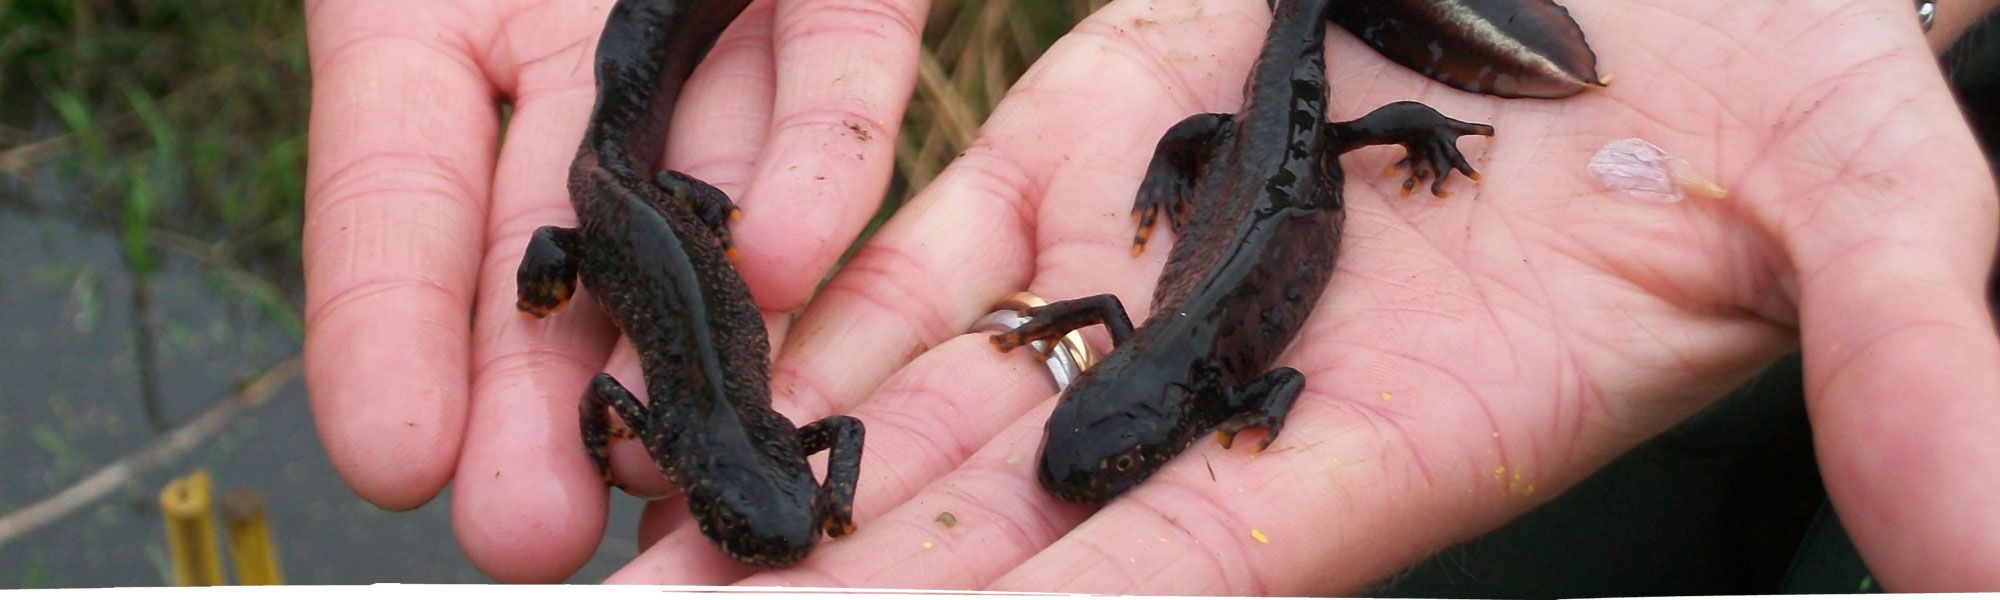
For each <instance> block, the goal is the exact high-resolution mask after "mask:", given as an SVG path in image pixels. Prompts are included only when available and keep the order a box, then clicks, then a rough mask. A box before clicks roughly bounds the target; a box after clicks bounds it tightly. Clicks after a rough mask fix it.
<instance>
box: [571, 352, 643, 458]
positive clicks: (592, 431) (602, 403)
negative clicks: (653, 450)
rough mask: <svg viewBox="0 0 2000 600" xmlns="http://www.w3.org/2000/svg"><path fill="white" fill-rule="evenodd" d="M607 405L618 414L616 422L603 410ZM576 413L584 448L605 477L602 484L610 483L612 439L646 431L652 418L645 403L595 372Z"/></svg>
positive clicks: (620, 385)
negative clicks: (640, 402) (641, 402)
mask: <svg viewBox="0 0 2000 600" xmlns="http://www.w3.org/2000/svg"><path fill="white" fill-rule="evenodd" d="M607 408H608V409H610V410H612V411H614V412H617V413H618V419H617V421H613V420H612V419H611V418H610V416H609V415H607V414H606V413H605V409H607ZM577 416H578V420H579V421H580V423H581V425H582V429H583V448H584V450H587V451H589V452H590V460H591V462H592V463H595V464H596V465H597V474H598V475H600V476H602V477H603V478H604V484H605V485H612V481H611V439H612V438H621V439H632V438H634V437H637V436H638V435H640V434H642V433H643V432H646V431H648V430H649V429H648V425H650V424H651V422H652V419H651V418H650V417H648V416H647V413H646V407H645V405H642V404H639V399H638V398H636V397H634V396H633V395H632V392H631V391H629V390H626V389H625V386H624V385H622V384H620V383H618V380H617V379H614V378H612V377H611V374H609V373H598V374H597V376H596V377H593V378H591V379H590V387H589V388H588V389H586V390H584V392H583V403H582V404H581V405H580V406H579V407H578V408H577ZM620 421H622V423H621V422H620Z"/></svg>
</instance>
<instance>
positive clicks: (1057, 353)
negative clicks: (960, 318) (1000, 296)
mask: <svg viewBox="0 0 2000 600" xmlns="http://www.w3.org/2000/svg"><path fill="white" fill-rule="evenodd" d="M1045 304H1048V301H1047V300H1043V299H1042V298H1041V297H1040V296H1036V295H1034V294H1030V293H1027V292H1018V293H1015V294H1014V295H1012V296H1008V297H1007V299H1006V300H1004V301H1002V302H1001V303H1000V304H999V305H998V306H995V307H994V308H993V312H990V313H986V316H984V317H980V318H979V320H978V321H975V322H973V324H972V328H971V332H973V333H1005V332H1008V331H1013V330H1014V329H1015V328H1017V327H1020V326H1021V325H1023V324H1026V323H1027V322H1028V321H1029V318H1028V317H1027V316H1025V315H1022V314H1021V312H1022V311H1023V310H1026V309H1028V308H1032V307H1036V306H1042V305H1045ZM1049 343H1050V342H1048V341H1042V340H1037V341H1034V342H1029V346H1030V347H1033V348H1034V349H1035V352H1037V353H1040V354H1041V355H1042V356H1045V357H1048V358H1047V360H1046V362H1047V363H1048V365H1049V377H1050V378H1052V379H1054V380H1055V382H1056V391H1062V390H1066V389H1069V384H1070V383H1071V382H1074V381H1076V378H1077V377H1080V376H1082V375H1083V371H1084V370H1085V369H1089V368H1090V366H1091V365H1092V364H1095V363H1096V362H1097V360H1096V357H1095V356H1093V355H1092V354H1091V352H1090V346H1089V345H1088V344H1085V343H1084V341H1083V334H1081V333H1077V332H1075V331H1072V332H1069V333H1068V334H1067V335H1064V336H1063V337H1061V338H1058V339H1056V340H1055V349H1054V350H1050V348H1049Z"/></svg>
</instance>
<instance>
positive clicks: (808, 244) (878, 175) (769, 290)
mask: <svg viewBox="0 0 2000 600" xmlns="http://www.w3.org/2000/svg"><path fill="white" fill-rule="evenodd" d="M928 11H929V2H928V0H782V1H780V2H778V6H777V14H776V17H775V23H774V27H773V29H772V36H773V38H772V39H773V42H774V44H775V47H776V52H777V55H776V59H777V61H776V68H777V71H776V73H777V80H776V84H777V87H776V96H775V97H774V99H773V104H772V109H773V112H772V115H771V121H770V123H771V125H770V132H769V139H768V143H767V144H766V146H765V147H764V149H763V153H762V155H761V156H759V157H758V160H757V166H756V171H755V172H754V177H753V179H752V184H751V186H750V189H749V190H748V191H747V195H746V196H745V197H744V199H743V202H742V203H741V205H742V209H743V223H742V225H741V227H740V228H739V229H738V230H737V231H738V233H739V234H740V235H742V236H743V237H745V238H747V239H765V240H772V241H783V242H784V243H770V244H766V245H762V246H749V245H746V246H744V247H743V249H742V257H743V259H742V263H741V265H740V266H741V268H742V270H743V272H744V273H745V274H746V278H748V279H749V281H750V285H751V289H752V290H753V291H754V295H755V296H756V297H757V301H758V303H759V305H761V306H763V307H764V308H766V309H769V310H773V311H778V312H790V311H792V310H794V309H796V308H797V307H799V306H800V305H802V304H804V303H805V300H806V297H807V296H809V295H811V294H812V291H813V289H814V287H816V286H817V285H819V283H820V281H821V279H822V277H824V276H825V274H826V272H827V270H828V269H829V268H831V267H832V266H833V262H834V260H836V259H838V258H839V257H840V255H841V254H842V253H843V252H845V251H846V250H847V247H848V245H849V244H851V243H852V242H853V240H854V236H855V234H857V233H859V232H860V231H861V227H862V226H863V225H864V224H866V222H867V220H868V218H869V217H870V216H871V215H873V214H874V213H875V209H876V207H877V206H878V205H879V203H880V201H881V198H882V195H883V193H884V192H885V191H886V190H887V189H888V185H889V172H890V169H891V167H892V166H893V164H894V155H895V140H896V134H897V132H898V130H899V129H900V126H901V123H902V118H903V110H904V108H905V106H906V105H907V104H908V102H909V96H910V91H911V89H912V88H913V87H914V86H915V85H916V67H917V51H918V48H919V46H920V41H921V40H920V39H919V34H920V32H921V31H922V29H923V22H924V16H925V15H926V14H928Z"/></svg>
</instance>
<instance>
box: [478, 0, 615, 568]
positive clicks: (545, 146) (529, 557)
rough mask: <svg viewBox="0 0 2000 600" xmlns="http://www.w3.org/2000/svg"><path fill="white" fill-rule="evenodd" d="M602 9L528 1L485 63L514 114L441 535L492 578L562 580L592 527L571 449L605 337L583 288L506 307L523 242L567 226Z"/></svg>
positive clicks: (592, 512)
mask: <svg viewBox="0 0 2000 600" xmlns="http://www.w3.org/2000/svg"><path fill="white" fill-rule="evenodd" d="M603 8H605V7H598V8H597V9H595V10H593V9H592V8H591V7H588V6H585V5H562V4H540V5H536V6H534V7H532V8H529V9H527V11H526V12H523V13H520V14H518V15H516V18H514V19H510V20H509V21H508V22H507V23H508V24H507V25H505V26H504V27H505V29H503V30H501V31H500V32H498V35H497V38H498V39H500V40H504V41H505V43H496V44H494V46H495V47H496V48H497V49H498V50H496V51H495V53H494V55H492V56H489V57H487V65H488V68H489V69H490V70H491V71H492V72H493V76H494V78H495V79H496V80H498V81H501V82H504V84H505V86H504V87H505V89H503V90H502V93H504V94H507V95H508V96H510V97H511V99H512V104H513V107H514V110H513V114H512V117H511V118H510V119H509V121H508V124H507V143H506V144H505V145H504V147H502V148H501V149H500V158H499V161H500V162H499V169H498V170H497V172H496V173H495V174H494V191H493V206H492V214H491V216H490V218H489V219H487V221H486V223H485V224H486V227H487V232H486V235H485V239H486V240H488V242H486V244H487V245H486V247H485V250H486V252H485V259H484V260H483V261H482V263H481V265H480V271H481V276H480V277H481V281H483V282H484V285H483V286H481V289H480V291H479V299H478V310H477V311H476V312H475V313H474V319H473V331H474V344H473V348H472V355H473V371H472V374H471V375H472V376H471V381H472V391H473V406H472V417H471V420H470V422H469V424H468V425H467V433H468V437H467V440H466V442H465V445H464V448H463V450H462V452H461V454H460V458H459V466H458V474H457V476H456V477H455V478H454V481H455V482H456V485H455V486H454V489H453V498H452V531H453V533H454V535H456V536H457V538H458V542H459V547H460V548H461V549H463V550H464V551H465V554H466V557H467V559H469V560H470V561H471V562H472V564H473V566H475V567H477V568H478V569H479V570H480V571H481V572H483V573H485V574H487V575H488V576H491V577H493V578H494V579H496V580H499V581H504V582H554V581H561V580H562V579H563V578H565V577H568V576H569V574H571V573H573V572H575V571H576V569H578V568H580V567H581V566H582V564H583V563H584V561H587V560H588V559H589V558H590V554H591V552H592V551H594V550H595V549H596V548H597V540H598V539H599V537H601V535H602V533H603V528H604V511H605V496H604V492H603V491H602V490H603V483H601V479H600V478H599V477H598V476H597V473H596V468H595V467H594V466H593V465H592V464H591V462H590V461H589V460H588V458H587V456H586V455H585V454H584V451H583V449H582V447H581V441H580V440H581V438H580V435H579V433H578V424H577V405H578V402H579V400H580V399H581V397H582V392H583V389H584V386H585V384H586V382H587V381H588V380H589V378H590V377H591V376H592V375H594V374H595V373H596V369H595V368H594V366H595V365H598V364H602V362H603V361H604V357H605V355H606V352H607V351H608V350H609V349H610V346H611V342H612V340H613V339H615V338H614V337H613V336H615V335H616V333H617V332H616V330H615V329H613V328H612V327H611V325H610V323H609V322H608V321H607V320H606V319H605V318H604V317H603V315H602V314H600V313H599V312H598V311H597V310H596V307H595V305H594V303H593V301H592V300H591V298H590V292H589V290H583V291H580V292H578V293H577V294H576V295H575V296H574V297H572V298H570V301H569V302H568V303H567V304H565V305H564V307H563V308H562V309H561V310H560V311H558V312H557V313H555V314H554V315H551V316H549V317H547V318H542V319H536V318H534V317H532V316H529V315H527V314H525V313H522V312H521V311H519V310H517V309H516V308H515V307H514V303H515V300H516V290H515V272H516V270H517V269H518V268H519V267H520V264H521V256H522V253H523V251H524V249H526V248H527V245H528V239H529V236H530V235H531V234H532V233H533V231H534V230H535V229H536V228H539V227H542V226H547V225H554V226H561V227H574V226H575V225H576V213H575V212H574V211H573V210H572V209H571V208H570V203H569V194H568V191H567V180H568V177H567V174H568V167H569V163H570V159H571V158H572V157H574V156H575V153H576V145H577V140H580V139H582V136H583V124H584V123H583V121H584V119H583V118H582V115H587V114H589V113H590V110H591V104H592V102H593V101H594V93H593V89H592V86H591V74H592V71H591V69H590V64H591V62H590V61H591V55H592V53H593V49H594V46H595V42H596V35H595V32H596V31H597V30H598V29H600V28H601V27H602V26H603V23H604V14H603V12H602V9H603ZM529 23H533V24H534V27H533V28H530V27H528V26H527V24H529Z"/></svg>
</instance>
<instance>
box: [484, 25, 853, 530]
mask: <svg viewBox="0 0 2000 600" xmlns="http://www.w3.org/2000/svg"><path fill="white" fill-rule="evenodd" d="M747 3H748V0H706V1H703V0H619V2H618V3H617V4H616V5H614V6H613V7H612V9H611V16H610V18H609V19H608V20H607V21H606V23H605V27H604V32H603V35H602V37H601V38H600V39H599V41H598V46H597V82H598V95H597V105H596V107H595V109H594V110H593V111H592V114H591V117H590V122H589V125H588V128H587V130H586V133H585V135H584V140H583V144H582V145H581V147H580V148H578V150H577V155H576V159H575V161H573V162H572V163H571V165H570V177H569V191H570V200H571V203H572V205H573V206H574V207H575V208H576V214H577V220H578V226H577V227H574V228H565V227H554V226H549V227H543V228H541V229H538V230H537V231H536V232H535V235H534V238H533V239H532V240H531V241H530V242H529V245H528V249H527V252H526V254H525V255H524V256H523V257H522V261H521V267H520V270H519V272H518V274H517V283H518V286H519V301H518V303H517V306H518V307H519V308H520V309H521V310H522V311H525V312H528V313H531V314H533V315H535V316H537V317H540V316H545V315H547V314H549V313H551V312H553V311H555V310H557V309H559V308H560V307H561V305H562V304H563V303H564V302H565V301H567V300H568V298H569V296H570V294H571V293H572V292H573V291H574V289H575V282H577V281H578V280H580V281H581V282H582V284H583V286H584V287H587V288H589V289H590V291H591V296H592V297H593V298H595V299H596V300H597V303H598V306H599V307H601V308H602V309H603V310H604V312H605V314H607V315H609V316H610V317H611V320H612V322H614V323H616V324H617V325H618V328H619V329H620V330H623V331H624V332H625V335H626V336H627V337H629V338H630V339H631V340H632V345H633V347H635V348H637V350H638V353H639V363H640V366H641V368H642V370H643V372H644V374H645V380H646V381H645V384H646V391H647V396H648V397H649V398H650V402H649V403H648V404H641V403H640V402H639V401H638V400H637V399H636V398H635V397H633V395H632V394H631V393H630V392H629V391H627V390H626V389H625V387H624V386H622V385H620V384H619V383H618V381H617V380H615V379H613V378H612V377H611V376H610V375H608V374H599V375H597V377H596V378H594V379H593V380H592V381H591V385H590V388H589V389H588V390H586V391H585V393H584V397H583V402H582V406H581V408H580V413H581V417H580V420H581V425H582V429H583V439H584V445H585V447H586V448H587V449H588V450H589V451H590V454H591V458H592V459H593V460H594V461H595V462H596V464H597V467H598V470H599V472H600V473H602V474H603V475H604V477H605V481H606V482H607V483H609V482H610V481H611V477H610V471H609V458H608V456H609V455H608V451H607V444H608V442H609V438H610V437H637V438H638V439H639V440H640V442H641V443H642V444H644V446H645V447H646V450H647V453H648V454H649V455H650V456H651V457H652V458H653V462H654V464H655V465H657V466H658V467H659V469H660V472H661V473H664V474H665V475H666V477H667V479H668V480H669V481H671V482H673V483H674V484H675V485H676V486H679V487H680V489H681V491H682V492H683V493H684V495H685V496H686V497H687V500H688V509H689V512H691V513H692V514H693V515H694V518H695V523H696V524H697V525H698V526H699V527H700V529H701V531H702V533H703V534H705V535H707V536H708V538H709V539H710V540H711V541H713V542H714V543H715V545H716V547H718V548H719V549H721V550H722V552H723V553H724V554H727V555H729V556H730V557H732V558H734V559H736V560H739V561H742V562H745V563H751V564H757V565H772V566H777V565H787V564H792V563H796V562H798V561H799V560H801V559H803V558H805V556H806V554H807V553H808V552H810V551H811V550H812V548H813V545H814V544H815V543H816V542H817V541H818V539H819V533H820V531H825V532H827V533H828V534H830V535H835V536H839V535H844V534H846V533H848V532H851V531H853V528H854V526H853V523H852V518H851V514H852V507H853V498H854V486H855V481H856V479H857V477H858V474H859V469H860V461H861V441H862V435H863V431H862V426H861V423H860V421H858V420H855V419H854V418H852V417H845V416H835V417H828V418H826V419H823V420H820V421H817V422H814V423H812V424H809V425H806V426H805V427H803V428H794V427H793V425H792V423H791V421H789V420H787V419H786V418H785V417H784V416H783V415H780V414H778V413H777V412H776V411H774V410H772V409H771V397H770V375H769V374H770V362H769V361H770V358H769V357H770V354H771V346H770V342H769V340H768V339H767V338H766V334H765V331H764V321H763V318H762V317H761V316H760V314H759V313H758V311H757V306H756V304H755V303H753V302H752V301H751V299H750V290H749V288H748V287H747V286H745V285H744V283H743V279H742V277H741V276H740V275H738V274H737V272H736V269H735V268H734V267H733V266H731V264H730V259H729V239H728V223H729V221H730V220H731V217H732V216H733V215H734V214H735V212H736V211H735V207H734V205H733V204H731V203H730V201H729V199H728V197H727V196H725V195H723V194H722V192H720V191H718V190H716V189H715V188H714V187H712V186H709V185H708V184H706V183H703V182H701V181H700V180H697V179H694V178H692V177H689V176H687V175H684V174H681V173H677V172H672V171H667V172H664V173H660V174H659V175H658V176H657V177H648V176H646V175H643V174H642V173H648V172H650V171H651V170H652V169H653V168H655V167H656V165H658V164H659V162H660V157H661V153H662V151H663V149H664V148H665V146H666V143H665V142H666V136H667V124H668V122H669V120H670V117H671V115H672V111H673V107H674V103H675V101H676V100H678V98H679V96H680V91H681V86H682V85H683V84H684V83H685V82H686V81H687V78H688V75H689V74H690V73H692V72H693V70H694V67H695V65H696V64H698V63H700V61H701V59H702V58H703V57H704V56H706V54H707V53H708V49H709V47H710V46H712V45H713V44H714V43H715V39H716V37H718V36H719V35H720V34H721V33H722V30H723V28H724V27H726V26H727V25H728V24H729V22H730V21H732V20H734V19H735V18H736V15H737V14H739V13H741V12H742V10H743V7H744V5H746V4H747ZM607 408H609V409H611V410H612V411H615V412H616V413H617V414H618V419H617V420H618V421H620V422H622V426H620V424H619V423H614V422H613V420H612V419H611V418H610V417H609V416H608V415H607V414H606V409H607ZM828 449H831V451H832V452H831V454H830V455H829V457H828V474H827V481H826V483H825V485H821V484H819V483H817V482H815V481H814V480H813V474H812V469H811V468H810V467H809V466H808V465H807V464H806V456H808V455H810V454H813V453H816V452H819V451H821V450H828Z"/></svg>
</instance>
